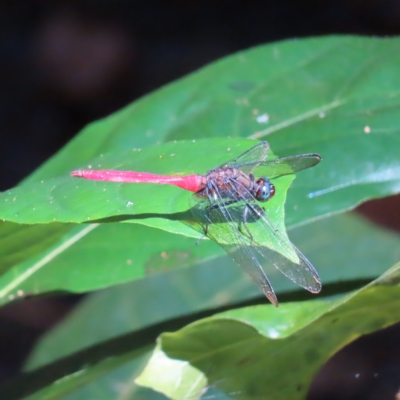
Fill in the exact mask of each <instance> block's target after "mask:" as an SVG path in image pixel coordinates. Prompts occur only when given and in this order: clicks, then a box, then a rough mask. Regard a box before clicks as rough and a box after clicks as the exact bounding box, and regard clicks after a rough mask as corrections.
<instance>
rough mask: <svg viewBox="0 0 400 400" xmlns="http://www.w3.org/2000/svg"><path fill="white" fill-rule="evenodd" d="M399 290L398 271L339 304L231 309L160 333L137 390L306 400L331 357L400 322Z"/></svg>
mask: <svg viewBox="0 0 400 400" xmlns="http://www.w3.org/2000/svg"><path fill="white" fill-rule="evenodd" d="M399 282H400V264H398V265H397V266H396V267H394V268H393V269H391V270H389V271H388V272H387V273H385V274H384V275H383V276H382V277H381V278H379V279H377V280H376V281H375V282H373V283H372V284H370V285H368V286H366V287H365V288H363V289H361V290H359V291H357V292H355V293H352V294H350V295H347V296H344V297H342V298H340V299H337V300H332V301H328V300H327V301H312V302H303V303H287V304H284V305H283V306H282V308H281V310H280V312H279V313H277V312H274V310H273V309H272V307H270V306H256V307H250V308H244V309H237V310H232V311H228V312H226V313H223V314H219V315H216V316H215V317H211V318H208V319H204V320H202V321H198V322H195V323H193V324H191V325H189V326H187V327H185V328H183V329H181V330H180V331H178V332H176V333H164V334H163V335H162V336H161V338H160V341H159V346H158V348H157V349H156V350H155V352H154V354H153V357H152V359H151V360H150V362H149V364H148V366H147V367H146V369H145V370H144V372H143V373H142V375H141V376H140V377H139V378H138V380H137V382H138V383H139V384H142V385H145V386H149V387H151V388H153V389H155V390H158V391H160V392H162V393H164V394H167V395H168V396H169V397H170V398H173V399H182V398H185V397H184V395H187V396H188V397H190V398H199V397H200V396H201V394H202V393H203V391H204V389H206V388H207V386H209V387H213V388H218V389H221V390H223V391H224V392H226V393H227V394H228V395H230V394H233V395H234V396H235V398H240V399H259V398H265V397H268V398H273V399H277V400H279V399H293V400H295V399H304V398H305V396H306V393H307V390H308V386H309V384H310V382H311V379H312V377H313V376H314V375H315V373H316V372H317V371H318V370H319V369H320V368H321V366H322V365H323V364H324V363H325V362H326V361H327V360H328V358H329V357H330V356H332V355H333V354H334V353H335V352H337V351H338V350H339V349H341V348H342V347H343V346H345V345H346V344H348V343H350V342H351V341H353V340H355V339H356V338H357V337H359V336H361V335H364V334H367V333H370V332H373V331H375V330H377V329H380V328H384V327H386V326H389V325H391V324H393V323H395V322H398V321H399V320H400V308H399V307H400V297H399V295H400V285H399ZM155 374H157V375H155ZM164 374H165V375H166V376H167V378H166V379H154V376H163V375H164ZM204 382H207V383H206V384H205V383H204ZM193 388H196V390H195V391H193ZM196 394H197V396H196Z"/></svg>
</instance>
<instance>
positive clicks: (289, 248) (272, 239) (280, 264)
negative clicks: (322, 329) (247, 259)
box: [235, 182, 322, 293]
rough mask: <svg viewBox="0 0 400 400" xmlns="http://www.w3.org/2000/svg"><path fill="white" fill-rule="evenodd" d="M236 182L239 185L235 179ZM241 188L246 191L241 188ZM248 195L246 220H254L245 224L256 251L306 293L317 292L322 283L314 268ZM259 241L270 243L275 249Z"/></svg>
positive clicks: (248, 193) (250, 195) (248, 194)
mask: <svg viewBox="0 0 400 400" xmlns="http://www.w3.org/2000/svg"><path fill="white" fill-rule="evenodd" d="M235 183H236V184H238V182H235ZM242 189H243V190H246V191H247V189H246V188H244V187H242ZM247 196H248V197H247V198H249V199H251V200H250V201H245V200H243V203H245V204H244V205H243V207H245V206H247V207H248V210H249V215H250V218H248V219H249V220H250V221H251V220H252V221H254V223H249V224H248V226H249V229H250V231H251V233H252V235H253V241H252V244H253V246H254V249H255V251H257V253H258V254H259V255H261V257H262V258H263V259H264V260H266V262H267V263H269V264H272V265H273V266H274V267H275V268H276V269H278V270H279V271H280V272H282V273H283V274H284V275H285V276H286V277H288V278H289V279H290V280H291V281H293V282H294V283H296V284H297V285H300V286H301V287H303V288H304V289H306V290H308V291H309V292H312V293H319V292H320V291H321V287H322V285H321V281H320V279H319V276H318V273H317V271H316V270H315V268H314V267H313V266H312V265H311V263H310V262H309V261H308V260H307V258H306V257H304V255H303V254H302V253H301V252H300V250H299V249H297V247H295V246H294V245H293V243H291V242H290V241H289V239H288V238H287V237H286V235H284V234H283V233H282V232H281V231H280V230H279V229H278V228H277V227H276V225H275V224H274V223H273V222H272V220H271V218H270V217H269V216H268V214H267V213H266V212H264V210H263V208H261V207H260V206H259V205H258V203H257V201H256V199H254V197H253V196H252V194H251V193H250V192H249V191H247ZM253 232H254V233H253ZM261 243H269V244H271V247H274V249H271V248H269V247H267V246H265V245H262V244H261ZM290 254H295V255H296V256H297V261H296V262H294V261H291V260H290V259H289V258H287V257H286V256H285V255H290Z"/></svg>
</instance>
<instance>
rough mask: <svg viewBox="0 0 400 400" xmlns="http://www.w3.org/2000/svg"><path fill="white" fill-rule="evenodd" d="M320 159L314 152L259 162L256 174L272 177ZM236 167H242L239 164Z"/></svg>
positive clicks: (313, 163)
mask: <svg viewBox="0 0 400 400" xmlns="http://www.w3.org/2000/svg"><path fill="white" fill-rule="evenodd" d="M321 160H322V158H321V156H320V155H319V154H315V153H310V154H300V155H297V156H290V157H282V158H277V159H275V160H268V161H264V162H262V163H260V164H259V165H258V168H257V174H258V175H259V176H266V177H267V178H268V179H274V178H277V177H279V176H283V175H290V174H294V173H296V172H299V171H301V170H303V169H306V168H311V167H313V166H314V165H317V164H318V163H319V162H320V161H321ZM238 168H239V169H242V168H241V167H240V166H239V167H238Z"/></svg>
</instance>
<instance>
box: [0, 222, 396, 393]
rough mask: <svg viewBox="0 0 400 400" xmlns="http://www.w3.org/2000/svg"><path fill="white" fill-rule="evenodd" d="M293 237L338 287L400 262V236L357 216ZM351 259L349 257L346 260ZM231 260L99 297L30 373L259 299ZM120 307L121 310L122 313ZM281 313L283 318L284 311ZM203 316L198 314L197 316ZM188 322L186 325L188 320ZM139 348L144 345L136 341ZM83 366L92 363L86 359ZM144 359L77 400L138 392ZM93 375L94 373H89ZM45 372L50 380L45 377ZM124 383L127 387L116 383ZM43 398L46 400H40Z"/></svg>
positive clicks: (34, 360) (284, 284)
mask: <svg viewBox="0 0 400 400" xmlns="http://www.w3.org/2000/svg"><path fill="white" fill-rule="evenodd" d="M145 229H149V228H145ZM322 233H324V234H322ZM142 234H145V233H144V232H143V233H142ZM292 236H293V238H294V240H295V242H296V244H298V245H299V246H301V247H304V248H305V250H307V253H309V255H310V258H311V260H312V261H314V262H315V265H317V266H318V269H319V271H320V273H321V275H322V276H323V279H324V281H326V282H335V281H336V280H337V274H340V276H342V277H343V280H349V279H357V278H359V279H360V278H370V277H373V276H376V275H378V274H380V273H381V272H383V271H385V270H386V269H387V268H388V267H389V266H390V265H393V263H394V261H395V260H397V259H398V248H399V241H400V239H399V237H398V236H396V235H394V234H392V233H390V232H387V231H385V230H383V229H377V227H375V226H374V225H372V224H370V223H368V222H366V221H364V220H363V219H362V218H359V217H357V216H356V215H342V216H337V217H333V218H329V219H326V220H321V221H318V222H317V223H315V224H311V225H309V226H305V227H301V228H298V229H294V230H293V235H292ZM202 245H203V244H202ZM348 249H349V250H348ZM350 249H351V251H350ZM346 254H349V256H347V257H346ZM226 261H227V260H226V257H225V259H222V258H221V259H219V260H218V261H215V262H210V263H203V264H200V265H198V266H195V267H193V268H185V269H183V270H181V271H174V272H170V273H168V274H163V275H153V276H151V277H148V278H147V279H146V280H142V281H134V282H132V283H130V284H126V285H120V286H116V287H114V288H110V289H107V290H104V291H101V292H99V293H97V294H94V295H93V296H91V297H89V298H88V299H87V300H85V301H84V302H83V303H82V304H81V306H79V307H78V309H77V310H76V311H75V312H74V313H73V314H72V315H71V316H70V317H69V318H67V319H66V320H65V322H64V323H62V324H61V325H59V326H58V327H56V329H55V330H53V331H52V332H50V333H49V334H48V335H46V337H44V338H43V340H42V341H41V343H39V345H38V347H37V348H36V349H35V352H34V353H33V354H32V357H31V359H30V362H29V368H30V369H33V368H37V367H39V366H44V365H46V364H50V365H51V363H53V362H55V361H56V360H57V359H60V358H62V357H67V356H69V355H71V354H73V353H75V352H78V351H84V350H85V348H86V349H89V348H90V346H93V345H96V344H100V343H102V342H105V343H107V341H110V340H111V339H117V341H118V337H121V336H122V335H125V334H129V333H130V332H134V331H138V330H140V329H143V328H145V327H148V326H151V325H152V324H156V323H159V322H160V321H165V320H170V319H173V318H176V317H179V316H182V315H189V314H193V313H196V312H199V311H200V310H204V309H210V308H211V309H212V308H216V307H221V306H224V305H226V304H234V303H237V302H239V301H243V300H245V299H246V298H248V297H251V296H255V295H257V291H256V288H255V287H253V285H252V284H251V283H250V281H249V280H248V279H247V277H246V276H244V275H243V274H242V273H240V270H239V268H237V267H236V268H235V266H234V265H231V264H230V263H228V262H226ZM216 265H218V267H217V268H218V270H216ZM358 265H362V267H363V268H362V269H360V268H357V266H358ZM361 271H362V274H361ZM273 278H274V286H275V287H276V288H278V290H286V291H287V290H290V288H294V286H290V282H289V281H288V280H287V279H281V280H276V279H275V278H278V276H273ZM275 282H276V285H275ZM327 289H328V290H329V288H327ZM298 293H299V292H297V294H298ZM322 294H324V290H323V292H322ZM318 298H320V297H318ZM143 299H146V301H143ZM261 301H265V300H261ZM299 304H303V303H299ZM115 310H118V313H116V312H115ZM277 312H278V314H279V312H280V311H279V310H278V311H277ZM195 317H196V315H194V317H193V318H195ZM288 318H289V317H288ZM183 320H184V321H186V319H185V318H184V319H183ZM166 326H167V327H168V325H166ZM99 327H101V329H99ZM164 329H165V328H164ZM167 329H168V328H167ZM169 329H171V326H170V328H169ZM161 332H162V331H160V333H161ZM131 345H139V343H137V342H135V341H133V339H132V341H131ZM128 347H129V346H128ZM130 349H131V347H129V350H130ZM127 351H128V349H127ZM82 362H83V363H85V362H90V360H89V359H87V358H86V360H82ZM140 362H141V361H140V359H137V362H133V363H130V364H127V365H126V366H125V367H121V368H117V366H115V365H109V367H108V369H107V368H105V370H103V372H104V373H105V372H106V371H112V372H110V374H106V376H105V377H104V378H103V377H101V378H97V379H96V375H95V376H89V377H88V378H87V380H86V382H90V381H91V380H94V382H93V384H92V385H90V384H89V385H86V386H85V388H84V389H82V391H78V392H77V393H76V394H75V395H76V397H74V396H75V395H72V394H71V397H70V398H71V399H81V398H85V397H84V396H85V395H86V397H90V395H91V396H92V397H93V396H96V393H97V390H98V387H99V385H100V386H101V387H106V388H105V393H106V396H107V394H108V397H109V398H114V397H116V395H117V393H118V387H121V386H120V385H121V382H123V383H124V385H126V386H129V387H130V388H132V389H133V388H134V385H131V378H132V377H134V376H136V375H137V373H138V369H139V371H140ZM117 365H120V364H117ZM90 370H91V369H90V368H89V369H88V370H87V372H88V373H89V372H90ZM43 374H44V375H45V372H43ZM39 377H40V375H39ZM42 379H44V382H45V383H44V386H46V382H47V384H49V383H50V382H51V380H50V381H49V380H47V381H46V380H45V376H42ZM68 382H69V386H68V387H69V389H68V390H69V391H73V390H74V389H76V388H78V387H79V386H80V385H82V384H83V383H85V382H82V381H80V380H76V381H75V382H74V375H71V376H70V378H69V381H68ZM107 382H108V384H107ZM116 382H119V384H120V385H119V386H118V385H116ZM124 385H123V386H124ZM58 388H59V386H58V385H51V386H50V387H49V389H48V390H49V391H54V392H53V393H55V394H54V396H55V397H54V398H61V397H62V393H65V392H63V391H62V390H61V389H62V388H60V391H59V392H58V391H57V389H58ZM0 390H1V388H0ZM57 393H58V394H57ZM135 393H136V392H135ZM38 396H39V398H40V395H38ZM82 396H83V397H82Z"/></svg>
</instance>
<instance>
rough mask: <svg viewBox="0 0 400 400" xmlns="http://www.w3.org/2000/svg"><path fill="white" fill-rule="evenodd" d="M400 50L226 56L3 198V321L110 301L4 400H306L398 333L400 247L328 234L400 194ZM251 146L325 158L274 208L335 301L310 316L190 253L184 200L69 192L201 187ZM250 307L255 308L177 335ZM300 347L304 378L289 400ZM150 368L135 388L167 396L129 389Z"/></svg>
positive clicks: (320, 304) (212, 254) (369, 46)
mask: <svg viewBox="0 0 400 400" xmlns="http://www.w3.org/2000/svg"><path fill="white" fill-rule="evenodd" d="M397 47H398V39H367V38H359V37H327V38H319V39H307V40H296V41H287V42H282V43H276V44H271V45H267V46H260V47H257V48H254V49H251V50H248V51H244V52H241V53H238V54H235V55H232V56H230V57H227V58H225V59H222V60H220V61H217V62H215V63H214V64H212V65H210V66H208V67H205V68H203V69H202V70H200V71H198V72H196V73H194V74H191V75H190V76H188V77H185V78H183V79H181V80H179V81H177V82H175V83H173V84H171V85H168V86H166V87H164V88H162V89H160V90H158V91H157V92H155V93H152V94H150V95H149V96H146V97H145V98H143V99H141V100H139V101H136V102H134V103H133V104H131V105H130V106H128V107H126V108H125V109H123V110H121V111H119V112H117V113H115V114H114V115H112V116H110V117H108V118H106V119H104V120H101V121H98V122H95V123H93V124H91V125H89V126H88V127H87V128H85V129H84V130H83V131H82V132H81V133H80V134H79V135H78V136H77V137H76V138H75V139H74V140H73V141H71V142H70V143H69V144H68V145H67V146H65V148H64V149H62V150H61V151H60V152H59V153H58V154H56V155H55V156H54V157H53V158H52V159H51V160H49V161H48V162H47V163H46V164H44V165H43V166H42V167H41V168H39V169H38V170H37V171H35V172H34V173H33V174H32V175H31V176H29V177H28V178H27V179H26V180H25V182H23V183H22V184H21V185H20V186H18V187H16V188H13V189H11V190H10V191H7V192H5V193H2V194H1V195H0V218H2V219H3V222H1V223H0V237H1V239H2V246H1V249H0V257H1V267H0V273H1V275H0V301H1V302H2V304H5V303H7V302H9V301H13V300H15V298H17V297H23V296H25V295H27V294H29V295H31V294H39V293H47V292H54V291H60V290H62V291H69V292H87V291H93V290H96V289H99V288H106V287H110V288H109V289H105V290H104V291H100V292H98V293H95V294H94V295H93V296H91V297H89V298H88V299H87V300H86V301H85V302H84V303H83V304H82V305H81V306H80V307H79V308H78V310H77V311H76V313H75V315H72V316H71V317H70V318H68V319H67V320H66V321H65V322H64V323H63V324H62V325H60V326H59V327H58V328H56V329H55V330H54V331H53V332H50V333H49V335H47V337H45V338H44V339H43V341H42V342H41V343H40V344H39V345H38V347H37V349H36V350H35V352H34V354H33V355H32V357H31V359H30V361H29V363H28V367H29V369H30V371H29V372H25V373H24V374H21V376H19V377H17V378H16V380H15V381H14V382H10V383H9V384H7V385H4V386H3V387H2V388H1V389H0V390H1V391H2V393H7V396H8V397H7V398H9V399H17V398H22V397H24V396H27V395H30V394H31V395H32V396H31V397H32V398H35V399H36V398H37V399H57V398H68V399H80V398H82V399H85V398H89V397H90V396H92V397H94V396H96V398H116V397H117V396H119V398H121V399H128V398H133V396H135V398H141V396H142V398H146V399H153V398H154V399H161V398H165V397H164V395H167V396H169V397H171V398H174V399H182V398H187V399H189V398H190V399H192V398H199V397H200V396H201V395H202V393H203V392H204V391H206V390H207V393H208V394H209V393H210V392H211V391H213V390H217V391H218V390H219V392H218V394H217V396H220V397H221V398H223V397H224V396H229V395H232V396H233V394H234V396H235V397H239V398H256V397H257V396H258V398H259V397H260V396H262V395H263V394H264V393H265V392H264V390H265V387H264V386H258V385H257V382H263V380H262V379H261V378H260V376H259V373H260V371H267V370H271V367H273V370H274V373H272V372H271V374H269V375H268V379H269V381H268V382H270V383H268V388H269V390H270V393H271V394H272V393H275V392H277V393H278V392H279V390H280V389H281V388H283V387H285V388H286V389H285V390H286V391H285V392H282V395H283V394H285V395H284V397H282V398H290V399H300V398H304V396H305V393H306V392H307V387H308V384H309V382H310V381H311V379H312V376H313V375H314V374H315V372H316V371H317V370H318V368H319V367H320V366H321V365H322V363H323V362H324V361H326V360H327V359H328V358H329V356H331V355H332V354H333V353H334V352H335V351H337V350H339V349H340V348H341V347H343V346H344V345H345V344H347V343H349V342H350V341H351V340H354V339H355V338H356V337H357V336H359V335H361V334H365V333H367V332H371V331H373V330H376V329H380V328H382V327H384V326H387V325H388V324H392V323H395V322H396V321H399V320H400V318H399V315H398V312H397V311H396V310H397V309H398V303H397V302H396V297H397V295H398V293H397V292H398V290H399V289H398V270H397V268H394V269H392V270H391V271H390V272H387V273H386V274H385V271H386V270H387V269H388V268H389V267H390V266H392V265H394V263H395V262H396V261H397V259H398V251H397V249H398V245H399V238H398V237H397V236H396V235H395V234H393V233H389V232H386V231H384V230H382V229H378V228H377V227H374V226H372V225H371V224H369V223H367V222H366V221H363V220H361V219H359V218H358V217H355V216H354V215H351V214H347V215H346V214H344V215H341V216H334V215H335V214H339V213H342V212H344V211H348V210H350V209H353V208H354V207H356V206H357V205H358V204H359V203H361V202H363V201H365V200H368V199H373V198H378V197H382V196H387V195H390V194H394V193H397V192H398V191H399V187H400V185H399V183H400V178H399V176H400V174H399V171H400V161H399V159H398V150H397V148H398V146H396V143H399V136H398V132H397V130H398V127H397V125H398V124H397V107H398V102H399V99H398V98H399V96H400V76H399V74H398V69H399V64H400V56H399V55H398V52H397V51H396V50H397ZM228 136H229V137H228ZM245 138H252V139H253V141H249V140H248V139H245ZM254 139H264V140H268V142H269V143H270V145H271V148H272V149H273V151H274V153H275V154H277V155H279V156H287V155H293V154H301V153H310V152H317V153H319V154H321V155H322V157H323V161H322V163H321V164H320V165H318V166H317V167H315V168H312V169H310V170H307V171H303V172H301V173H300V174H298V176H296V179H295V180H294V182H293V184H292V186H291V187H290V189H289V190H288V192H287V200H286V190H287V188H288V186H289V184H290V181H291V179H287V178H281V179H277V180H276V183H275V184H276V186H277V196H276V197H275V198H274V199H273V200H271V202H270V203H267V206H268V207H267V211H268V212H269V214H270V215H271V216H272V217H273V218H274V219H275V221H276V223H277V224H283V219H284V217H285V223H286V226H287V228H289V233H290V237H291V238H292V240H293V241H294V242H295V243H296V245H297V246H298V247H299V248H300V249H301V250H302V252H303V253H305V254H306V255H307V256H308V257H309V258H310V260H311V261H312V262H313V264H314V265H315V267H316V268H317V270H318V271H319V273H320V276H321V279H322V282H323V285H324V289H323V292H322V294H321V295H319V296H318V297H315V296H314V297H313V300H310V299H311V295H309V296H308V297H307V299H309V300H307V301H301V300H302V299H304V296H305V294H304V292H303V291H300V290H298V289H297V288H295V287H294V286H293V285H291V283H290V282H289V281H288V280H286V279H283V278H281V277H280V276H278V275H277V274H275V273H274V272H273V271H271V278H272V279H273V282H274V288H275V289H276V290H277V292H278V293H280V294H281V295H280V299H281V300H282V299H283V300H285V299H286V300H290V302H287V303H285V304H282V306H281V307H280V308H279V309H278V310H276V309H273V308H272V307H271V306H270V305H267V304H264V301H265V300H264V299H261V298H259V297H257V296H258V292H257V290H256V288H254V287H253V286H252V284H251V283H250V282H249V281H248V279H247V277H246V276H244V275H243V274H242V273H241V271H239V269H238V268H237V267H236V266H235V265H233V264H232V263H231V262H230V261H229V260H228V258H227V257H226V256H225V255H224V254H223V253H222V251H221V249H220V248H219V247H218V246H216V245H215V244H214V243H212V242H210V241H202V242H201V243H200V245H199V246H195V245H194V244H195V242H196V240H195V239H193V238H197V237H198V234H197V232H195V231H193V230H191V229H190V227H189V226H188V225H187V224H182V223H181V221H185V220H186V218H187V213H186V211H187V209H188V198H189V197H190V193H188V192H184V191H183V190H180V189H178V188H173V187H167V186H154V185H128V184H125V185H122V184H116V183H104V182H87V181H81V180H77V179H76V178H72V177H70V176H69V172H70V171H71V170H73V169H78V168H83V167H84V168H89V167H92V168H97V169H98V168H119V169H132V170H139V171H140V170H142V171H147V172H155V173H157V172H158V173H163V174H168V173H190V172H196V173H203V172H205V171H207V169H209V168H212V167H214V166H216V165H218V164H220V163H222V162H223V161H226V160H227V159H229V158H231V157H233V156H234V155H237V154H239V153H240V152H242V151H243V150H245V149H246V148H248V147H250V146H251V145H252V144H254ZM278 194H279V195H278ZM285 200H286V203H285ZM284 203H285V206H284ZM283 206H284V209H283ZM328 217H329V218H328ZM32 224H33V225H32ZM182 267H183V268H182ZM382 274H384V275H383V276H382V277H381V278H380V279H378V280H377V281H375V282H374V283H373V284H371V285H369V286H366V287H364V288H361V289H359V290H358V291H357V292H354V293H351V294H348V293H346V294H343V292H345V291H348V290H350V289H354V288H356V287H359V288H360V287H361V286H362V285H364V284H365V280H366V279H373V278H376V277H377V276H379V275H382ZM139 278H140V279H139ZM132 280H134V281H132ZM130 281H132V282H131V283H128V282H130ZM117 284H120V285H117ZM111 286H112V287H111ZM327 294H329V295H333V294H334V295H335V296H336V297H335V299H331V298H327V297H323V296H326V295H327ZM285 296H286V297H285ZM248 301H258V302H261V303H262V305H259V306H256V307H255V306H252V307H245V308H239V309H236V310H233V311H229V312H228V313H222V314H218V315H216V316H214V317H211V318H207V319H204V320H200V321H198V322H195V323H193V324H191V325H188V326H187V327H184V326H185V325H186V324H187V323H188V322H193V321H197V320H198V319H200V318H201V317H205V316H209V315H211V314H213V313H215V312H217V311H222V310H223V307H228V308H233V307H237V306H238V305H244V304H246V303H245V302H248ZM372 306H373V307H375V308H376V309H379V310H380V313H379V315H378V313H374V312H372V311H371V310H373V308H372ZM349 316H350V317H349ZM360 324H361V325H360ZM179 328H182V329H181V330H179V331H178V332H176V333H173V334H164V335H162V336H161V337H160V339H159V340H158V346H157V348H156V350H155V351H154V353H153V355H152V356H151V359H150V361H149V362H148V363H147V360H148V358H149V353H148V352H149V351H150V350H151V345H152V343H153V342H154V340H155V338H156V337H157V336H158V335H159V334H161V333H162V332H165V331H175V330H177V329H179ZM328 331H329V335H328V333H327V332H328ZM316 341H318V343H319V346H318V349H316V346H315V343H316ZM300 342H301V344H302V345H301V348H300V347H299V346H298V343H300ZM228 343H229V348H228V347H227V344H228ZM241 343H243V346H242V345H239V344H241ZM293 343H296V345H295V347H296V351H297V353H296V359H297V360H298V367H299V368H298V370H297V375H296V379H293V380H291V381H290V382H288V376H289V375H290V374H287V369H288V367H289V366H290V365H292V360H293ZM254 346H256V347H254ZM258 349H260V350H258ZM263 352H265V354H266V355H267V354H275V356H274V357H271V356H260V354H262V353H263ZM179 360H180V361H179ZM145 365H146V367H145ZM238 365H240V371H241V375H240V379H239V377H238V376H236V375H235V374H236V371H235V369H236V368H237V367H238ZM305 365H307V367H304V366H305ZM300 366H302V367H301V368H300ZM144 367H145V369H144V371H143V373H142V374H141V375H140V377H139V378H138V379H137V382H138V383H140V384H141V385H142V386H147V387H150V388H152V389H155V390H157V391H158V392H161V393H164V395H161V394H160V393H157V392H155V391H151V390H150V389H145V388H143V387H139V386H138V385H137V384H135V383H134V380H135V379H136V377H137V376H138V375H139V374H140V373H141V371H142V370H143V368H144ZM157 377H163V379H162V380H161V379H158V378H157ZM156 378H157V379H156ZM263 379H264V380H265V383H266V382H267V378H266V377H263ZM117 382H118V383H119V385H117V384H116V383H117ZM177 382H180V384H178V383H177ZM271 385H272V389H271ZM79 388H80V389H79ZM298 388H300V389H298ZM271 390H272V391H271ZM223 392H225V394H223ZM99 393H101V395H99ZM275 398H278V397H275Z"/></svg>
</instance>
